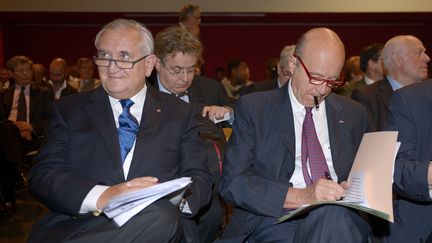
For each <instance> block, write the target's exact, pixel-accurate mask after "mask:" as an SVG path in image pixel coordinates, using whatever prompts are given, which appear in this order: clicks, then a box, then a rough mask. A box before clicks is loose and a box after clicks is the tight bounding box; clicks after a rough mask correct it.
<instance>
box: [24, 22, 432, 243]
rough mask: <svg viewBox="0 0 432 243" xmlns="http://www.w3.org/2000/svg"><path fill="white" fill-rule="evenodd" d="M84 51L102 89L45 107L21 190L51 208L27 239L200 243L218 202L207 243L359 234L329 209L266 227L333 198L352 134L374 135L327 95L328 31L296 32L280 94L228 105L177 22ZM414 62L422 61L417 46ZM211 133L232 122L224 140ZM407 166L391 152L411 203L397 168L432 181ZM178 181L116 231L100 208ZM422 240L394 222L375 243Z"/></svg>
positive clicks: (361, 118) (111, 28) (342, 181)
mask: <svg viewBox="0 0 432 243" xmlns="http://www.w3.org/2000/svg"><path fill="white" fill-rule="evenodd" d="M95 47H96V49H97V54H96V55H95V58H94V62H95V64H96V65H97V67H98V71H99V77H100V81H101V86H100V87H98V88H96V89H93V90H91V91H88V92H80V93H77V94H74V95H70V96H66V97H64V98H62V99H59V100H58V101H57V102H55V103H50V114H49V119H50V122H49V123H48V125H47V127H46V134H45V138H44V145H43V146H42V147H41V148H40V151H39V154H38V156H37V157H36V163H35V165H34V167H33V169H32V173H31V177H30V188H31V191H32V193H33V194H34V196H35V197H36V198H37V199H38V200H40V201H41V202H42V203H43V204H44V205H45V206H46V207H47V208H49V209H50V211H51V212H50V213H48V214H47V215H46V216H45V217H44V218H43V219H42V220H40V221H39V222H38V223H36V224H35V226H34V228H33V231H32V234H31V236H30V238H29V242H40V241H42V240H43V241H44V242H58V241H77V242H87V241H91V240H94V241H114V242H132V241H136V242H212V241H213V240H214V239H215V238H216V236H217V233H218V230H219V227H220V225H221V224H222V219H223V217H224V206H223V204H222V203H221V202H222V200H225V201H226V202H227V203H229V204H231V205H232V206H233V207H234V211H233V214H232V217H231V219H230V222H229V224H228V226H227V228H226V229H225V231H224V233H223V235H222V236H221V238H220V239H219V240H220V242H246V241H247V242H273V241H274V242H330V241H331V242H367V241H369V240H371V239H372V229H371V226H370V222H369V221H367V220H366V219H365V218H364V217H362V216H361V215H360V214H359V213H358V212H356V211H354V210H351V209H348V208H344V207H338V206H322V207H320V208H317V209H315V210H313V211H311V212H310V213H309V214H308V215H305V216H304V217H301V218H298V219H296V220H289V221H287V222H284V223H281V224H274V223H275V221H276V219H277V218H278V217H280V216H282V215H284V214H285V213H287V212H288V211H290V210H292V209H295V208H297V207H299V206H301V205H303V204H309V203H313V202H316V201H321V200H330V201H333V200H339V199H341V198H342V197H343V195H344V190H345V189H347V187H348V186H349V185H348V184H347V183H346V180H347V178H348V173H349V171H350V169H351V166H352V163H353V160H354V156H355V154H356V151H357V148H358V146H359V144H360V141H361V139H362V136H363V134H364V133H365V132H369V131H373V130H374V125H373V124H372V123H371V122H370V120H371V119H370V116H371V114H370V112H368V110H367V109H366V108H365V107H364V106H362V105H360V104H358V103H357V102H354V101H352V100H350V99H347V98H344V97H342V96H339V95H336V94H334V93H332V92H331V91H332V89H333V88H337V87H339V86H340V85H342V84H343V82H342V80H341V79H339V77H340V75H339V74H340V72H341V70H342V67H343V65H344V61H345V49H344V45H343V43H342V41H341V40H340V38H339V37H338V35H337V34H336V33H335V32H334V31H332V30H330V29H327V28H315V29H311V30H309V31H307V32H306V33H305V34H303V35H302V36H301V37H300V39H299V41H298V42H297V43H296V46H295V48H292V49H291V51H292V53H290V54H285V55H284V56H283V58H281V60H282V61H283V62H280V75H279V76H280V77H279V78H280V79H278V87H281V88H275V89H273V90H271V91H267V92H259V93H255V94H250V95H247V96H244V97H242V98H241V99H240V100H239V101H238V102H237V103H234V101H233V100H232V99H230V98H229V97H227V93H226V91H225V90H224V88H223V87H222V85H221V84H220V83H218V82H217V81H214V80H211V79H207V78H205V77H202V76H197V75H196V73H197V69H198V65H199V63H200V59H201V55H202V46H201V43H200V41H199V39H198V38H197V37H196V36H194V35H193V34H191V33H190V32H188V31H185V30H184V29H182V28H180V27H173V28H168V29H166V30H164V31H162V32H160V33H159V34H158V35H157V36H156V38H155V42H154V43H153V39H152V36H151V34H150V32H149V31H148V30H147V29H146V28H145V27H144V26H143V25H142V24H140V23H138V22H136V21H133V20H126V19H117V20H114V21H113V22H111V23H109V24H107V25H105V26H104V27H103V28H102V29H101V30H100V31H99V33H98V34H97V35H96V40H95ZM153 53H154V54H153ZM283 53H284V52H283ZM420 56H422V57H424V60H426V59H428V57H427V55H426V54H425V53H424V50H423V49H422V53H421V55H420ZM426 57H427V58H426ZM55 61H56V62H55V63H57V64H58V65H59V66H61V67H63V66H64V60H63V61H62V60H61V59H56V60H55ZM236 68H239V70H238V71H239V72H240V74H239V75H238V76H237V77H236V78H232V80H238V79H241V78H245V77H246V80H247V67H244V65H243V66H242V63H241V61H240V62H239V63H238V64H236V65H234V64H233V69H236ZM278 69H279V67H278ZM24 73H25V72H24ZM389 73H390V72H389ZM60 80H61V79H60ZM283 82H285V83H286V84H285V85H281V86H279V84H283ZM231 84H232V83H231ZM18 85H21V84H18ZM47 90H49V89H47ZM254 91H255V90H254ZM51 94H52V92H51ZM232 94H234V93H232ZM17 97H18V96H17ZM234 98H235V97H234ZM17 99H18V98H17ZM51 100H52V98H51ZM16 103H17V105H16V106H17V107H18V106H19V105H18V103H19V102H16ZM17 109H18V108H17ZM395 110H397V109H396V108H395ZM398 112H399V111H398ZM226 116H227V117H228V120H227V121H225V122H224V123H218V124H216V122H215V121H217V120H221V119H222V118H224V117H226ZM395 117H396V116H395ZM234 118H235V119H234ZM397 122H398V121H397V120H393V123H395V124H397ZM221 124H222V125H221ZM223 125H226V126H230V125H232V127H233V135H232V137H231V138H230V140H229V143H228V145H226V144H225V137H224V135H223V133H222V131H221V128H222V127H221V126H223ZM393 128H394V129H400V127H397V126H394V127H393ZM401 138H404V139H405V137H401ZM409 146H411V145H409ZM405 148H406V149H408V147H403V149H402V151H404V152H406V149H405ZM225 151H226V152H225ZM421 158H422V157H421ZM398 159H402V158H399V157H398ZM412 159H414V157H409V158H408V157H403V161H401V162H400V163H396V169H395V171H396V174H395V181H396V182H397V183H398V184H397V186H398V192H399V193H400V195H401V196H406V197H408V198H410V200H412V198H413V197H414V195H413V194H414V193H412V192H407V191H405V188H404V186H405V183H411V182H407V181H406V180H404V179H403V178H405V176H409V178H411V177H412V176H413V175H412V174H410V172H416V173H417V172H418V173H417V174H416V176H417V177H416V178H412V179H413V180H415V181H416V183H414V184H416V185H420V184H421V186H425V185H426V187H425V188H423V187H421V189H420V187H417V186H416V185H414V184H413V185H411V184H409V185H406V186H407V188H408V189H409V190H419V193H422V195H423V194H424V195H426V192H428V190H427V185H428V184H429V185H431V184H432V179H429V177H431V178H432V176H429V175H428V174H427V173H426V174H425V173H423V174H421V173H420V171H417V170H418V168H413V170H409V169H404V168H411V166H414V163H412V162H411V160H412ZM417 159H420V158H417ZM222 160H223V163H222ZM421 164H422V168H423V167H424V168H428V167H427V166H430V165H429V164H427V163H423V162H422V163H421ZM398 166H404V167H403V168H400V167H398ZM426 171H427V170H426ZM431 171H432V169H431ZM221 172H222V177H221V176H220V173H221ZM183 176H188V177H191V178H192V181H193V183H192V185H191V187H190V188H188V190H187V192H186V193H185V194H184V195H183V199H182V200H181V202H180V203H179V204H176V205H173V204H172V203H171V202H170V201H169V200H168V198H164V199H161V200H158V201H156V202H154V203H152V204H151V205H150V206H148V207H147V208H145V209H144V210H142V211H141V212H140V213H138V214H137V215H136V216H134V217H133V218H132V219H131V220H130V221H129V222H128V223H126V224H125V225H123V226H122V227H117V226H116V225H115V224H114V223H113V222H112V221H111V220H110V219H108V218H107V217H106V216H105V215H104V214H101V212H103V209H104V207H105V206H106V205H107V203H108V202H109V201H110V200H111V199H112V198H113V197H116V196H118V195H121V194H124V193H128V192H131V191H134V190H137V189H143V188H147V187H150V186H152V185H155V184H157V183H160V182H165V181H168V180H171V179H175V178H179V177H183ZM329 177H331V180H329V179H328V178H329ZM420 191H421V192H420ZM416 195H417V194H416ZM421 200H424V201H430V200H431V199H430V197H429V198H427V197H422V199H421ZM414 204H416V203H415V202H414ZM426 208H427V209H429V208H430V206H429V207H426ZM395 210H399V208H396V209H395ZM416 210H417V208H416ZM419 218H421V220H419V222H423V223H425V224H426V223H427V222H428V219H426V218H425V217H421V216H419ZM400 220H404V219H400ZM396 228H397V229H396ZM429 233H430V229H429V228H427V227H417V229H416V230H413V229H412V228H409V229H408V228H405V226H404V225H403V224H399V222H397V223H396V224H394V225H392V231H391V234H390V235H389V236H387V238H386V239H388V240H390V241H392V242H393V241H394V242H396V241H397V239H399V238H398V237H399V235H400V234H405V236H404V237H405V238H404V239H405V240H413V239H423V240H425V239H426V238H427V237H428V235H429ZM395 236H397V237H395Z"/></svg>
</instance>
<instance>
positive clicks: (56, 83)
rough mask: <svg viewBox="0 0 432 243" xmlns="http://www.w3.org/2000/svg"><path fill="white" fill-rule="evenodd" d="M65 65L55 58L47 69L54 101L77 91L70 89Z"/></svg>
mask: <svg viewBox="0 0 432 243" xmlns="http://www.w3.org/2000/svg"><path fill="white" fill-rule="evenodd" d="M67 67H68V66H67V63H66V61H65V60H64V59H63V58H55V59H54V60H52V62H51V64H50V67H49V76H50V80H49V81H48V83H49V84H51V86H52V89H53V92H54V98H55V99H56V100H58V99H60V98H61V97H64V96H66V95H70V94H74V93H77V92H78V90H77V89H75V88H74V87H72V86H71V85H70V84H69V83H68V82H67V81H68V69H67Z"/></svg>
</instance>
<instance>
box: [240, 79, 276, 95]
mask: <svg viewBox="0 0 432 243" xmlns="http://www.w3.org/2000/svg"><path fill="white" fill-rule="evenodd" d="M277 88H279V84H278V80H277V78H276V79H272V80H266V81H262V82H256V83H254V84H252V85H249V86H243V87H241V89H240V95H245V94H250V93H253V92H259V91H266V90H272V89H277Z"/></svg>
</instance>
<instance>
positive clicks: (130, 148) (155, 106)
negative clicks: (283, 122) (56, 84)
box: [29, 19, 212, 242]
mask: <svg viewBox="0 0 432 243" xmlns="http://www.w3.org/2000/svg"><path fill="white" fill-rule="evenodd" d="M95 46H96V49H97V54H96V55H95V57H94V61H95V63H96V65H97V66H98V71H99V76H100V78H101V80H102V87H99V88H97V89H95V90H91V91H87V92H82V93H78V94H76V95H71V96H67V97H64V98H62V99H60V100H59V101H58V102H57V103H55V105H54V107H53V111H52V121H51V122H50V124H49V126H48V128H47V136H46V139H45V143H44V146H43V148H42V149H41V151H40V153H39V155H38V157H37V163H36V165H35V166H34V167H33V169H32V171H31V177H30V188H31V191H32V193H33V195H35V197H36V198H38V199H39V200H40V201H41V202H42V203H43V204H44V205H45V206H46V207H48V208H49V209H50V210H51V212H50V213H49V214H48V215H46V216H45V217H44V218H43V219H42V220H40V221H39V222H38V223H36V225H35V226H34V228H33V231H32V233H31V235H30V237H29V241H30V242H60V241H71V242H108V241H111V242H132V241H133V242H179V241H180V240H181V239H182V235H183V233H184V235H185V236H187V235H188V232H186V231H184V232H183V229H182V228H184V229H189V228H190V226H191V225H194V222H193V219H194V216H195V215H196V214H197V213H198V212H199V210H200V208H201V207H202V206H204V205H206V204H207V203H208V202H209V200H210V196H211V185H212V181H211V178H210V175H209V172H208V170H207V168H206V167H205V165H204V160H205V154H204V150H203V148H202V145H201V143H200V141H199V138H198V131H197V124H196V122H195V119H194V114H195V112H194V107H193V106H191V105H189V104H186V103H184V102H181V101H179V100H178V99H176V98H175V97H172V96H169V95H165V94H162V93H160V92H159V91H156V90H154V89H153V88H151V87H148V86H147V85H146V84H145V79H146V78H145V77H146V76H149V75H150V73H151V71H152V69H153V66H154V63H155V61H156V57H155V56H154V55H153V54H152V53H153V38H152V36H151V33H150V32H149V31H148V30H147V29H146V28H145V27H144V26H143V25H142V24H140V23H138V22H136V21H133V20H126V19H117V20H114V21H113V22H111V23H109V24H107V25H106V26H104V27H103V29H102V30H101V31H100V32H99V33H98V34H97V36H96V40H95ZM123 135H127V136H123ZM129 138H131V139H129ZM125 140H127V141H125ZM128 141H129V142H128ZM130 142H132V143H130ZM183 176H188V177H191V178H192V181H193V183H192V185H191V186H190V188H189V190H188V191H187V192H186V193H185V194H184V198H183V200H182V202H181V204H180V205H179V207H178V208H177V205H173V204H172V203H171V202H169V201H168V199H165V198H163V199H160V200H158V201H156V202H154V203H152V204H151V205H149V206H148V207H146V208H145V209H144V210H142V211H141V212H140V213H138V214H137V215H135V216H134V217H133V218H132V219H131V220H130V221H128V222H127V223H126V224H125V225H123V226H122V227H117V226H116V225H115V224H114V223H113V222H112V221H111V220H110V219H108V218H107V217H105V216H104V215H103V214H102V215H100V210H103V209H104V207H105V206H106V204H107V202H108V201H109V200H110V199H112V198H113V197H115V196H118V195H121V194H124V193H128V192H131V191H134V190H137V189H142V188H146V187H149V186H152V185H155V184H157V183H159V182H165V181H168V180H172V179H175V178H179V177H183ZM92 212H94V213H92ZM98 215H99V216H98ZM185 241H186V242H187V239H185Z"/></svg>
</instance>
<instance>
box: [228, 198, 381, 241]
mask: <svg viewBox="0 0 432 243" xmlns="http://www.w3.org/2000/svg"><path fill="white" fill-rule="evenodd" d="M275 220H276V219H275V218H270V217H269V218H267V219H265V220H264V221H263V222H262V223H261V224H260V225H259V226H258V227H257V228H256V229H255V230H254V232H252V233H251V235H250V236H249V238H248V239H247V242H248V243H252V242H287V243H288V242H299V243H300V242H302V243H304V242H314V243H315V242H353V243H354V242H368V241H371V239H372V237H371V229H370V226H369V224H368V223H367V222H366V221H365V220H364V219H363V218H361V217H360V216H359V215H358V213H357V212H356V211H353V210H351V209H349V208H346V207H341V206H335V205H327V206H321V207H319V208H316V209H314V210H312V211H311V212H309V214H308V215H307V216H305V217H303V218H300V219H297V220H291V221H286V222H284V223H280V224H274V223H275ZM239 223H241V222H239ZM221 242H230V241H229V240H228V239H227V240H226V241H221Z"/></svg>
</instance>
